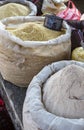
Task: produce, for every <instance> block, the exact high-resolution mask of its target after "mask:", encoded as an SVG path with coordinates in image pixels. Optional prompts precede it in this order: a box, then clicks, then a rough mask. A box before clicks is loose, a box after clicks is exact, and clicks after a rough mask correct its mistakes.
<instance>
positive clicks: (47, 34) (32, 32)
mask: <svg viewBox="0 0 84 130" xmlns="http://www.w3.org/2000/svg"><path fill="white" fill-rule="evenodd" d="M7 30H9V32H11V34H13V35H15V36H16V37H19V38H20V39H22V40H23V41H28V40H29V41H48V40H50V39H54V38H57V37H58V36H60V35H62V34H64V33H65V30H61V31H53V30H51V29H48V28H46V27H44V26H43V22H28V23H24V24H22V25H20V26H19V27H18V28H16V29H13V30H12V28H11V29H10V28H7Z"/></svg>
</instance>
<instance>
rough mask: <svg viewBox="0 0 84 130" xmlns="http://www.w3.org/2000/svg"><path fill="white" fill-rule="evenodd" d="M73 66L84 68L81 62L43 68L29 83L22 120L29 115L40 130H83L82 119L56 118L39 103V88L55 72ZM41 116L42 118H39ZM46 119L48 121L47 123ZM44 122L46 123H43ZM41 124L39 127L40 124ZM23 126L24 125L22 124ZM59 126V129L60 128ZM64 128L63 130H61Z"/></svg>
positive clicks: (83, 120)
mask: <svg viewBox="0 0 84 130" xmlns="http://www.w3.org/2000/svg"><path fill="white" fill-rule="evenodd" d="M71 64H75V65H78V66H81V67H83V68H84V63H83V62H78V61H74V60H71V61H68V60H63V61H58V62H54V63H52V64H50V65H48V66H45V67H44V68H43V69H42V70H41V71H40V72H39V73H38V74H37V75H36V76H34V78H33V79H32V81H31V82H30V84H29V86H28V89H27V92H26V97H25V100H24V105H23V118H25V117H26V119H27V117H28V114H29V113H30V114H31V117H32V119H33V121H34V122H35V123H36V124H37V125H38V126H39V127H40V129H42V130H55V129H52V127H53V128H56V130H57V129H59V130H65V129H66V128H67V129H68V128H69V129H68V130H79V128H81V127H82V129H80V130H84V119H83V118H80V119H69V118H64V117H58V116H56V115H54V114H52V113H49V112H48V111H47V110H46V109H45V107H44V105H43V103H42V102H41V99H42V95H41V88H42V84H43V83H44V82H45V81H46V80H47V79H48V78H49V77H50V76H51V75H52V74H53V73H55V72H57V71H59V70H60V69H62V68H64V67H66V66H68V65H71ZM41 115H42V116H41ZM47 119H48V121H47ZM45 120H46V121H45ZM39 122H41V125H40V123H39ZM23 124H24V123H23ZM60 126H61V128H60ZM62 128H65V129H62Z"/></svg>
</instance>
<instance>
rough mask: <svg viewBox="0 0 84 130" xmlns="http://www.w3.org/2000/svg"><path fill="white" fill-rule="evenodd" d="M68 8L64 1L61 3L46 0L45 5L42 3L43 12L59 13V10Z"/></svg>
mask: <svg viewBox="0 0 84 130" xmlns="http://www.w3.org/2000/svg"><path fill="white" fill-rule="evenodd" d="M65 8H66V6H65V4H64V3H62V2H61V3H59V2H56V1H52V0H44V1H43V5H42V13H43V14H46V13H55V14H57V13H58V12H60V11H62V10H64V9H65Z"/></svg>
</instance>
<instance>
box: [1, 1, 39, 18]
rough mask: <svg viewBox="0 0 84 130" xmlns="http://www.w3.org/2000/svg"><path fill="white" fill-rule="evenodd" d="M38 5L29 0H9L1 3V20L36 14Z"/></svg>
mask: <svg viewBox="0 0 84 130" xmlns="http://www.w3.org/2000/svg"><path fill="white" fill-rule="evenodd" d="M36 13H37V8H36V6H35V5H34V4H33V3H32V2H29V1H24V0H23V1H15V0H7V1H2V2H1V3H0V20H2V19H5V18H10V17H14V18H15V17H21V16H28V15H36Z"/></svg>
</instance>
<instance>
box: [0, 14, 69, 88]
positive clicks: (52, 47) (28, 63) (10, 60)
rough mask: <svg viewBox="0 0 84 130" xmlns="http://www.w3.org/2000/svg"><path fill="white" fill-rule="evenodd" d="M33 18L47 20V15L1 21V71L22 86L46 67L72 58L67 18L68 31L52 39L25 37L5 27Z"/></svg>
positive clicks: (4, 75)
mask: <svg viewBox="0 0 84 130" xmlns="http://www.w3.org/2000/svg"><path fill="white" fill-rule="evenodd" d="M30 21H31V22H32V21H34V22H35V21H44V17H37V16H31V17H27V18H26V17H24V18H21V19H20V18H19V19H17V20H15V19H11V20H10V19H8V20H3V23H1V24H0V72H1V74H2V76H3V78H4V79H5V80H7V81H10V82H12V83H14V84H15V85H17V86H22V87H25V86H26V85H28V84H29V82H30V81H31V79H32V77H33V76H34V75H36V74H37V73H38V72H39V71H40V70H41V69H42V67H44V66H45V65H47V64H49V63H51V62H54V61H58V60H63V59H69V58H70V53H71V41H70V35H71V30H70V27H69V26H68V25H67V23H66V22H63V27H64V28H66V32H65V34H63V35H60V36H59V37H57V38H55V39H51V40H48V41H23V40H21V39H20V38H18V37H16V36H14V35H12V34H11V33H10V32H8V31H7V30H6V29H5V27H6V26H8V25H18V24H20V23H25V22H30Z"/></svg>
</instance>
